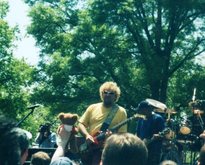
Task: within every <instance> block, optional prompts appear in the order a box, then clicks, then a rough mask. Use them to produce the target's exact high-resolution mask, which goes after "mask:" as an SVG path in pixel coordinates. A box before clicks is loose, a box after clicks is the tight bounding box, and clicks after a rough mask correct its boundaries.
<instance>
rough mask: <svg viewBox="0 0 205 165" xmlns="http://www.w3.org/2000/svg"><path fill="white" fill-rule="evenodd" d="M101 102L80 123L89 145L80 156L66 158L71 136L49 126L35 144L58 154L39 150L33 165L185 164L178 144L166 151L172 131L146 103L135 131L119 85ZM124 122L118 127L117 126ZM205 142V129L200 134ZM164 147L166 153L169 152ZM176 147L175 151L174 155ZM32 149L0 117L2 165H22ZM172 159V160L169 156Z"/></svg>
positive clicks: (105, 89)
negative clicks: (129, 124) (130, 129)
mask: <svg viewBox="0 0 205 165" xmlns="http://www.w3.org/2000/svg"><path fill="white" fill-rule="evenodd" d="M99 94H100V98H101V102H99V103H94V104H92V105H90V106H88V108H87V109H86V110H85V112H84V113H83V115H82V116H81V117H80V119H79V120H78V126H77V127H78V130H79V134H81V136H82V137H84V139H85V142H84V143H83V144H81V146H80V147H79V152H78V153H76V156H77V157H78V158H79V161H76V160H74V159H72V157H70V156H68V155H67V152H68V149H69V146H68V141H69V138H70V135H71V133H70V132H69V131H71V130H69V131H68V130H66V128H65V127H64V125H63V124H62V125H60V126H59V127H58V129H57V134H56V133H53V132H51V131H50V125H49V124H48V123H46V124H44V125H41V126H40V127H39V131H38V134H37V137H36V138H35V142H36V143H37V144H38V147H39V148H55V152H54V154H53V155H48V154H47V153H46V152H43V151H39V152H37V153H34V154H33V155H32V156H31V160H30V164H31V165H49V164H50V165H125V164H128V165H176V164H177V165H182V164H183V160H182V158H181V157H180V156H179V155H180V153H179V152H180V151H179V149H178V148H177V146H176V145H173V146H174V148H173V147H170V149H168V148H167V147H166V148H164V146H165V144H164V142H165V141H168V142H171V141H169V140H170V139H166V135H167V131H168V132H169V131H170V130H169V129H167V128H166V120H165V119H164V117H163V116H162V115H160V114H158V113H155V112H154V106H153V105H152V104H150V103H149V101H147V100H143V101H142V102H140V103H139V105H138V108H137V112H136V113H138V114H141V115H143V116H144V118H140V119H138V120H137V121H136V132H135V133H129V132H128V130H127V123H126V122H125V121H127V120H128V117H127V113H126V110H125V108H123V107H122V106H120V105H118V104H117V101H118V99H119V98H120V95H121V91H120V88H119V86H118V85H117V84H116V83H115V82H105V83H104V84H102V85H101V86H100V88H99ZM119 124H121V126H120V127H119V128H118V127H116V128H117V129H112V128H115V126H116V125H119ZM197 136H198V137H199V138H200V139H201V140H203V139H205V132H203V130H201V132H200V133H199V135H197ZM200 144H201V145H200V148H199V153H200V154H199V158H198V160H197V162H195V163H197V164H198V165H203V164H205V146H203V143H200ZM163 149H167V150H166V152H164V151H163ZM175 149H176V151H175ZM28 151H29V137H28V135H27V134H26V131H25V130H23V129H21V128H18V127H17V126H16V123H15V122H14V121H11V120H9V119H7V118H5V116H3V115H0V165H23V164H24V163H25V161H26V159H27V156H28ZM170 155H171V156H170Z"/></svg>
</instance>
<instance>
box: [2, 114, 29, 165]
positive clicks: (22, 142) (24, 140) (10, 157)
mask: <svg viewBox="0 0 205 165" xmlns="http://www.w3.org/2000/svg"><path fill="white" fill-rule="evenodd" d="M28 147H29V139H28V137H27V135H26V133H25V131H24V130H23V129H21V128H17V127H16V123H15V122H14V121H12V120H10V119H8V118H6V117H5V116H3V115H0V158H1V159H0V164H1V165H21V164H23V163H24V162H25V160H26V158H27V155H28Z"/></svg>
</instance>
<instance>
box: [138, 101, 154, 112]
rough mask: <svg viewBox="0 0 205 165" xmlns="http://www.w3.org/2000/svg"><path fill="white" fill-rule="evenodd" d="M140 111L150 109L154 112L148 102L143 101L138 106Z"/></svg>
mask: <svg viewBox="0 0 205 165" xmlns="http://www.w3.org/2000/svg"><path fill="white" fill-rule="evenodd" d="M137 109H138V110H142V109H150V110H152V106H151V105H150V104H149V103H148V102H147V101H146V100H144V101H141V102H140V103H139V104H138V107H137Z"/></svg>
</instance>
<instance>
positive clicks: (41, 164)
mask: <svg viewBox="0 0 205 165" xmlns="http://www.w3.org/2000/svg"><path fill="white" fill-rule="evenodd" d="M50 162H51V158H50V156H49V155H48V154H47V153H46V152H43V151H39V152H36V153H34V154H33V155H32V156H31V163H30V165H49V164H50Z"/></svg>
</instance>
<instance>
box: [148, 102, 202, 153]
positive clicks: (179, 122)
mask: <svg viewBox="0 0 205 165" xmlns="http://www.w3.org/2000/svg"><path fill="white" fill-rule="evenodd" d="M146 101H147V102H149V104H150V105H152V106H153V107H154V112H155V113H159V114H161V115H162V116H163V117H164V118H165V119H166V123H165V125H166V127H165V129H168V130H169V131H168V133H167V134H166V135H165V137H164V139H165V140H164V142H163V143H162V147H164V148H162V151H163V150H164V151H165V152H167V151H171V152H173V151H175V150H176V149H177V152H178V153H182V152H186V151H189V152H196V151H197V152H198V151H199V150H200V146H201V144H199V143H201V142H200V141H201V139H200V138H199V135H196V134H195V132H194V131H193V130H192V129H193V128H194V126H195V125H194V123H193V122H192V120H191V119H190V117H189V116H187V115H184V116H183V117H181V116H180V114H178V113H179V112H177V111H175V110H173V109H169V108H167V106H166V105H165V104H163V103H161V102H159V101H157V100H154V99H146ZM196 113H197V115H198V121H199V125H200V126H202V125H203V120H202V118H201V114H203V113H204V111H203V110H199V109H197V110H195V111H193V115H194V114H196ZM197 145H198V146H197ZM178 155H180V154H178Z"/></svg>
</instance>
